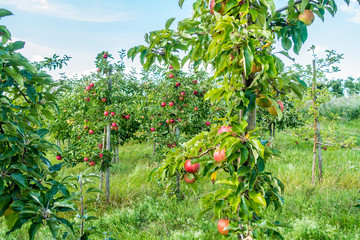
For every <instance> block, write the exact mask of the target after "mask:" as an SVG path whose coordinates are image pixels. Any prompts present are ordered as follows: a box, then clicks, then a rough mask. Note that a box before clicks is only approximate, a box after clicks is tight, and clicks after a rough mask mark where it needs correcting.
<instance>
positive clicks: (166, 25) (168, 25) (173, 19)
mask: <svg viewBox="0 0 360 240" xmlns="http://www.w3.org/2000/svg"><path fill="white" fill-rule="evenodd" d="M174 21H175V18H170V19H168V20H167V21H166V24H165V29H166V30H167V29H169V27H170V26H171V24H172V23H173V22H174Z"/></svg>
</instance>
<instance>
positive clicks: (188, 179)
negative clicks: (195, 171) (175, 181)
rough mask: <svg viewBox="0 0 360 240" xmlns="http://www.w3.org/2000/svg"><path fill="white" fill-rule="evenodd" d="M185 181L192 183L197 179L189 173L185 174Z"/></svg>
mask: <svg viewBox="0 0 360 240" xmlns="http://www.w3.org/2000/svg"><path fill="white" fill-rule="evenodd" d="M184 181H185V182H187V183H189V184H192V183H194V182H195V181H196V179H195V178H194V177H193V178H191V179H190V178H188V176H187V174H186V175H185V176H184Z"/></svg>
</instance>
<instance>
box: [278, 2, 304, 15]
mask: <svg viewBox="0 0 360 240" xmlns="http://www.w3.org/2000/svg"><path fill="white" fill-rule="evenodd" d="M301 2H302V0H297V1H295V4H294V6H295V5H296V4H300V3H301ZM288 7H289V5H287V6H285V7H282V8H279V9H277V10H276V12H283V11H285V10H286V9H288Z"/></svg>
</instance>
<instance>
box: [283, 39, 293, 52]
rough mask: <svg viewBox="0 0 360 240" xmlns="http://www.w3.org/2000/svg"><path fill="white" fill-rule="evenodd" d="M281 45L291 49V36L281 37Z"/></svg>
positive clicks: (287, 49)
mask: <svg viewBox="0 0 360 240" xmlns="http://www.w3.org/2000/svg"><path fill="white" fill-rule="evenodd" d="M281 45H282V47H283V48H284V49H285V50H286V51H289V49H290V48H291V45H292V42H291V40H290V39H289V38H286V37H283V38H282V39H281Z"/></svg>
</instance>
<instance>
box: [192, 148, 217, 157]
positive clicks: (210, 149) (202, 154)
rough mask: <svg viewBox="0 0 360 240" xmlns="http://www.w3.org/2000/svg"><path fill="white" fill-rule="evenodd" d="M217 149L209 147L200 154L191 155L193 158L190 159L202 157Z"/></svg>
mask: <svg viewBox="0 0 360 240" xmlns="http://www.w3.org/2000/svg"><path fill="white" fill-rule="evenodd" d="M214 149H216V147H212V148H209V149H208V150H206V151H205V152H203V153H201V154H200V155H199V156H196V157H191V158H188V159H194V158H201V157H202V156H204V155H205V154H207V153H209V152H210V151H212V150H214Z"/></svg>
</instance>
